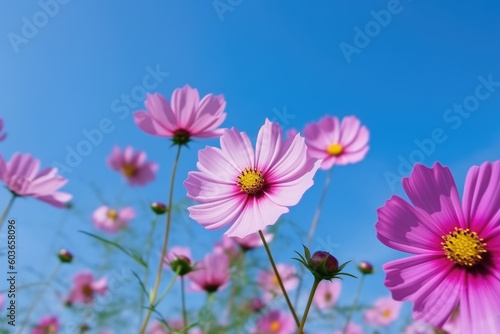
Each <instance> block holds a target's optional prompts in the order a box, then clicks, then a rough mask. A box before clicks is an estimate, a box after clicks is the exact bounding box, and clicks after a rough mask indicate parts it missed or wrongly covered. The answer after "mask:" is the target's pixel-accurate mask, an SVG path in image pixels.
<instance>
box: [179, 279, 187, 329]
mask: <svg viewBox="0 0 500 334" xmlns="http://www.w3.org/2000/svg"><path fill="white" fill-rule="evenodd" d="M181 303H182V320H183V321H184V328H186V327H187V326H188V325H189V323H188V318H187V310H186V288H185V286H184V276H181Z"/></svg>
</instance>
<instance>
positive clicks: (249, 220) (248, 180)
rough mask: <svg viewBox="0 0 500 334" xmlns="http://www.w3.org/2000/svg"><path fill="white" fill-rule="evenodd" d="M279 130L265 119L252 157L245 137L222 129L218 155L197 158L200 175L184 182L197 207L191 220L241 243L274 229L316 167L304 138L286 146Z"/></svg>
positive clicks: (205, 151) (202, 154)
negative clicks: (255, 234)
mask: <svg viewBox="0 0 500 334" xmlns="http://www.w3.org/2000/svg"><path fill="white" fill-rule="evenodd" d="M281 132H282V131H281V127H280V126H279V125H278V124H277V123H272V122H270V121H269V120H267V119H266V122H265V124H264V125H263V126H262V128H261V129H260V131H259V135H258V137H257V145H256V148H255V151H254V148H253V147H252V144H251V143H250V139H249V138H248V136H247V134H246V133H244V132H238V131H237V130H236V129H234V128H233V129H231V130H229V129H226V130H224V134H223V135H222V137H221V138H220V144H221V149H219V148H214V147H206V148H205V149H203V150H200V151H199V153H198V159H199V161H198V164H197V167H198V169H199V171H198V172H189V177H188V179H187V180H186V181H185V182H184V186H185V187H186V189H187V192H188V193H187V196H188V197H189V198H190V199H192V200H194V201H196V202H199V203H201V204H199V205H195V206H191V207H189V208H188V209H189V212H190V217H191V218H193V219H194V220H196V221H197V222H198V223H200V224H201V225H202V226H203V227H205V228H206V229H209V230H214V229H219V228H222V227H225V226H227V225H230V226H231V227H230V228H229V229H228V230H227V231H226V232H225V234H226V235H227V236H229V237H240V238H244V237H246V236H247V235H249V234H252V233H256V232H258V231H259V230H263V229H264V228H265V227H266V226H267V225H272V224H274V223H276V221H277V220H278V218H279V217H280V216H281V215H282V214H284V213H287V212H288V211H289V210H288V207H289V206H293V205H296V204H297V203H298V202H299V200H300V199H301V197H302V195H303V194H304V192H305V191H306V190H307V189H309V188H310V187H311V186H312V185H313V183H314V182H313V176H314V174H315V173H316V170H317V169H318V167H319V163H317V160H316V159H312V158H308V157H307V146H306V144H305V142H304V138H302V137H301V136H300V135H296V136H295V138H294V139H293V140H289V141H286V142H284V141H283V140H282V138H281Z"/></svg>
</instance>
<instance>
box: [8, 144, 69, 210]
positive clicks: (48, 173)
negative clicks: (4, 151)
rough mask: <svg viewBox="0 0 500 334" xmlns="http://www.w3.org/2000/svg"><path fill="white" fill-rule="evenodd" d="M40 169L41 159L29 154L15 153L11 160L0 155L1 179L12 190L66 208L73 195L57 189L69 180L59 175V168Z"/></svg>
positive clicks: (19, 194)
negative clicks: (5, 159)
mask: <svg viewBox="0 0 500 334" xmlns="http://www.w3.org/2000/svg"><path fill="white" fill-rule="evenodd" d="M39 169H40V161H39V160H38V159H35V158H33V157H32V156H31V155H29V154H20V153H15V154H14V155H13V156H12V158H11V160H10V161H9V162H5V161H4V160H3V158H2V157H1V156H0V179H1V180H2V181H3V182H5V185H6V186H7V188H8V189H9V190H10V191H12V192H13V193H14V194H16V195H17V196H31V197H34V198H36V199H39V200H40V201H43V202H45V203H48V204H50V205H53V206H55V207H58V208H64V207H65V206H66V203H67V202H69V201H70V200H71V198H72V196H71V195H70V194H67V193H64V192H59V191H57V190H58V189H59V188H61V187H62V186H64V185H65V184H66V183H67V182H68V180H67V179H65V178H64V177H62V176H59V175H57V171H58V170H57V168H45V169H43V170H41V171H39Z"/></svg>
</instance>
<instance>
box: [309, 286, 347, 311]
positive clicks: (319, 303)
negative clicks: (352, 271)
mask: <svg viewBox="0 0 500 334" xmlns="http://www.w3.org/2000/svg"><path fill="white" fill-rule="evenodd" d="M340 291H341V285H340V281H339V280H333V281H331V282H330V281H321V282H320V283H319V285H318V288H317V289H316V293H315V294H314V297H313V304H314V305H315V306H316V307H317V308H319V309H320V310H324V309H327V308H331V307H333V305H335V303H336V302H337V299H338V298H339V296H340Z"/></svg>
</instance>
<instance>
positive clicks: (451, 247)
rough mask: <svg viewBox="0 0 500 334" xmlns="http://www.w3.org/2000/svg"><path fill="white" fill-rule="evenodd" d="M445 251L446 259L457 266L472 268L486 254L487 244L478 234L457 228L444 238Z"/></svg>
mask: <svg viewBox="0 0 500 334" xmlns="http://www.w3.org/2000/svg"><path fill="white" fill-rule="evenodd" d="M442 238H443V240H444V241H443V242H442V243H441V245H443V250H444V252H445V254H446V257H447V258H448V259H449V260H450V261H453V262H454V263H455V264H458V265H460V266H464V267H472V266H474V265H476V264H478V263H479V262H480V261H481V260H482V259H483V257H482V255H483V254H484V253H486V252H487V251H486V249H485V247H486V243H485V242H483V241H484V239H482V238H479V237H478V235H477V233H476V232H471V231H470V230H469V229H465V230H464V229H463V228H458V227H455V231H453V232H450V233H449V234H448V235H446V236H443V237H442Z"/></svg>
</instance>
